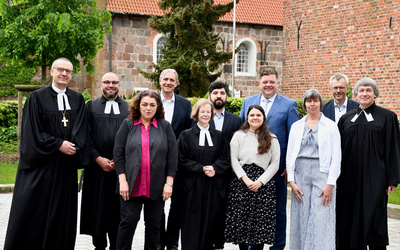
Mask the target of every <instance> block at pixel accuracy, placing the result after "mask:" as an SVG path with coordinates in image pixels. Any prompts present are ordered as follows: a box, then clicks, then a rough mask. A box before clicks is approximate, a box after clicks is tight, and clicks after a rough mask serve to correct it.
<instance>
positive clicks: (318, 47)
mask: <svg viewBox="0 0 400 250" xmlns="http://www.w3.org/2000/svg"><path fill="white" fill-rule="evenodd" d="M399 11H400V1H399V0H396V1H383V0H381V1H378V0H368V1H367V0H365V1H361V0H358V1H357V0H342V1H328V0H296V1H290V0H286V1H285V2H284V36H285V46H284V53H283V72H282V74H283V76H282V92H283V94H284V95H286V96H289V97H291V98H301V97H302V95H303V93H304V91H305V90H307V89H309V88H316V89H318V90H320V91H321V92H322V94H323V96H324V98H331V96H330V94H329V89H328V87H329V78H330V77H331V76H332V75H333V74H334V73H337V72H340V73H344V74H346V75H348V77H349V79H350V84H351V86H353V87H354V85H355V84H356V82H357V81H358V80H359V79H360V78H362V77H371V78H373V79H374V80H375V81H376V82H377V83H378V86H379V90H380V96H379V97H378V99H377V104H378V105H381V106H383V107H386V108H389V109H391V110H393V111H395V112H396V113H397V114H400V105H399V104H400V99H399V97H400V84H399V77H400V67H399V64H400V34H399V30H400V12H399ZM300 22H301V26H300V25H299V24H300ZM296 23H297V24H296ZM298 26H300V28H299V29H300V31H299V33H298ZM298 35H299V36H300V37H299V38H298Z"/></svg>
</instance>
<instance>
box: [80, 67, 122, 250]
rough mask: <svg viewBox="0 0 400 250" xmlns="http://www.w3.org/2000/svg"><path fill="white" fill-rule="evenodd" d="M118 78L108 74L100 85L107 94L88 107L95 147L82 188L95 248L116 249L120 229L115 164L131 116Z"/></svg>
mask: <svg viewBox="0 0 400 250" xmlns="http://www.w3.org/2000/svg"><path fill="white" fill-rule="evenodd" d="M120 87H121V85H120V83H119V79H118V76H117V75H116V74H114V73H112V72H108V73H106V74H105V75H104V76H103V77H102V79H101V83H100V88H101V90H102V92H103V95H102V96H101V97H99V98H97V99H96V100H93V101H89V102H88V103H87V104H86V111H87V114H88V115H87V117H88V120H89V127H90V130H91V132H90V137H91V147H90V158H91V162H90V166H89V167H87V168H86V169H85V172H84V183H83V189H82V209H81V231H80V233H81V234H88V235H91V236H92V243H93V245H94V246H95V249H106V248H107V234H108V239H109V242H110V249H115V247H116V240H117V234H118V226H119V220H120V216H119V195H118V194H116V193H115V187H116V184H117V175H116V173H115V168H114V161H113V148H114V139H115V135H116V133H117V131H118V129H119V127H120V125H121V123H122V121H123V120H124V119H125V118H126V117H127V116H128V114H129V111H128V106H129V105H128V103H127V102H126V101H124V100H122V98H120V97H119V96H118V91H119V88H120Z"/></svg>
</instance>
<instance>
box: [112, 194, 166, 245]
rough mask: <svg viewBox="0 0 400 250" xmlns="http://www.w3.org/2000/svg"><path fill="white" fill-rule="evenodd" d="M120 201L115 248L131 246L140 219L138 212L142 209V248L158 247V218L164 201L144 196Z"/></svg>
mask: <svg viewBox="0 0 400 250" xmlns="http://www.w3.org/2000/svg"><path fill="white" fill-rule="evenodd" d="M120 203H121V222H120V224H119V231H118V237H117V249H119V250H127V249H131V247H132V240H133V236H134V235H135V230H136V226H137V223H138V222H139V220H140V213H141V211H142V207H143V211H144V222H145V231H144V232H145V240H144V249H145V250H154V249H157V247H158V237H159V234H160V220H161V214H162V210H163V208H164V201H162V200H152V199H150V198H146V197H143V196H142V197H131V198H130V199H129V200H127V201H124V200H123V199H122V197H121V198H120Z"/></svg>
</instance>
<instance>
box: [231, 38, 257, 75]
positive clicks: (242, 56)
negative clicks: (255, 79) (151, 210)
mask: <svg viewBox="0 0 400 250" xmlns="http://www.w3.org/2000/svg"><path fill="white" fill-rule="evenodd" d="M237 47H238V48H239V52H238V53H237V54H236V58H235V61H236V67H235V68H236V69H235V70H236V75H237V76H255V75H256V60H257V47H256V44H255V42H254V41H253V40H252V39H250V38H243V39H240V40H239V41H238V42H237Z"/></svg>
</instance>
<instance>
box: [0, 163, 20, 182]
mask: <svg viewBox="0 0 400 250" xmlns="http://www.w3.org/2000/svg"><path fill="white" fill-rule="evenodd" d="M17 167H18V163H7V162H1V163H0V184H13V183H14V182H15V176H16V174H17Z"/></svg>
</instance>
